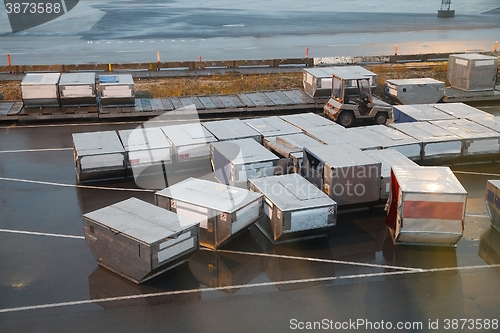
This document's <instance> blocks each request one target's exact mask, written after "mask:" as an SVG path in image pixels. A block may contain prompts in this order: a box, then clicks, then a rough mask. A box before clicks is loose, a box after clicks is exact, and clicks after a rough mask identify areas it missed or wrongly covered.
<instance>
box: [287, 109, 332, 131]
mask: <svg viewBox="0 0 500 333" xmlns="http://www.w3.org/2000/svg"><path fill="white" fill-rule="evenodd" d="M279 117H280V118H281V119H283V120H284V121H286V122H288V123H290V124H292V125H293V126H295V127H297V128H299V129H301V130H302V131H304V132H307V130H308V129H310V128H315V127H321V126H339V127H341V125H339V124H337V123H335V122H333V121H331V120H330V119H326V118H325V117H322V116H320V115H318V114H316V113H312V112H306V113H298V114H290V115H286V116H279Z"/></svg>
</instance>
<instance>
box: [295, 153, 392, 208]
mask: <svg viewBox="0 0 500 333" xmlns="http://www.w3.org/2000/svg"><path fill="white" fill-rule="evenodd" d="M381 167H382V164H381V163H380V162H379V161H377V160H375V159H374V158H373V157H370V156H369V155H367V154H366V153H365V152H363V151H361V150H360V149H359V148H356V147H354V146H352V145H350V144H338V145H326V146H316V147H305V148H304V163H303V167H302V170H301V172H302V174H303V175H304V176H305V177H306V179H307V180H309V181H310V182H311V183H313V184H315V185H316V186H317V187H319V188H320V189H322V190H323V192H325V193H326V194H328V195H329V196H330V197H331V198H332V199H333V200H335V202H337V204H338V205H339V206H341V205H350V204H360V203H374V202H377V201H378V200H379V199H380V178H381Z"/></svg>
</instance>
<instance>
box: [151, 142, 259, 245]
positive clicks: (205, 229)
mask: <svg viewBox="0 0 500 333" xmlns="http://www.w3.org/2000/svg"><path fill="white" fill-rule="evenodd" d="M248 140H252V139H248ZM155 200H156V204H157V205H158V206H160V207H162V208H165V209H168V210H170V211H172V212H175V213H177V214H179V215H182V216H186V217H189V218H190V219H192V220H194V221H196V222H199V223H200V244H201V245H203V246H205V247H208V248H212V249H216V248H218V247H219V246H220V245H222V244H223V243H224V242H226V241H228V240H229V239H230V238H231V236H233V235H235V234H236V233H238V232H239V231H241V230H243V229H245V228H247V227H248V226H250V225H251V224H252V223H254V222H255V221H256V220H257V219H258V218H259V217H260V216H261V214H262V195H261V194H258V193H254V192H251V191H248V190H246V189H242V188H237V187H232V186H227V185H222V184H219V183H216V182H211V181H207V180H202V179H196V178H188V179H186V180H184V181H182V182H179V183H177V184H175V185H172V186H169V187H167V188H166V189H163V190H161V191H158V192H156V195H155Z"/></svg>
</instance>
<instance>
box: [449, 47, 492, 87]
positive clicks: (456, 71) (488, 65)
mask: <svg viewBox="0 0 500 333" xmlns="http://www.w3.org/2000/svg"><path fill="white" fill-rule="evenodd" d="M497 68H498V58H497V57H496V56H487V55H482V54H477V53H468V54H450V57H449V59H448V73H447V76H448V81H449V82H450V85H451V87H452V88H455V89H459V90H463V91H484V90H494V89H495V79H496V75H497Z"/></svg>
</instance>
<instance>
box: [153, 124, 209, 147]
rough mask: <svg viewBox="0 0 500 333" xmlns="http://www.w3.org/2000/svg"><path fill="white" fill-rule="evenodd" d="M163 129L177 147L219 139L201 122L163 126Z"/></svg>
mask: <svg viewBox="0 0 500 333" xmlns="http://www.w3.org/2000/svg"><path fill="white" fill-rule="evenodd" d="M161 129H162V131H163V133H165V135H166V136H167V137H168V139H169V140H170V142H172V144H173V145H174V146H176V147H180V146H188V145H196V144H203V143H209V142H214V141H217V139H216V138H215V137H214V136H213V135H212V133H210V132H209V131H208V130H207V129H206V128H205V127H203V126H201V123H189V124H182V125H170V126H163V127H161Z"/></svg>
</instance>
